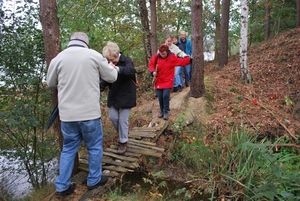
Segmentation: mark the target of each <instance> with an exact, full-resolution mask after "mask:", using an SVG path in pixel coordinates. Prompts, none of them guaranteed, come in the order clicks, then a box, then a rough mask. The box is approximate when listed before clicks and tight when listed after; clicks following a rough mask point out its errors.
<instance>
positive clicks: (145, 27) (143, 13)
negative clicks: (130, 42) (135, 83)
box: [139, 0, 152, 66]
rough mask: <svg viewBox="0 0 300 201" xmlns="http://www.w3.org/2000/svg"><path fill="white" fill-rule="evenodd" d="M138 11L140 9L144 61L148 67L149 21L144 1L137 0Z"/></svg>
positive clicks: (150, 54)
mask: <svg viewBox="0 0 300 201" xmlns="http://www.w3.org/2000/svg"><path fill="white" fill-rule="evenodd" d="M139 9H140V17H141V24H142V27H143V30H144V31H143V40H144V41H143V43H144V47H145V55H146V57H145V60H146V63H147V66H148V63H149V60H150V58H151V56H152V53H151V43H150V30H149V20H148V10H147V6H146V0H139Z"/></svg>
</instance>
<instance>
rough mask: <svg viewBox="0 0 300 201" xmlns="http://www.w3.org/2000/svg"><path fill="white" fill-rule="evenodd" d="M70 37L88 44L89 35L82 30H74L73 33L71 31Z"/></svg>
mask: <svg viewBox="0 0 300 201" xmlns="http://www.w3.org/2000/svg"><path fill="white" fill-rule="evenodd" d="M70 39H71V40H73V39H79V40H83V41H84V42H86V44H89V37H88V36H87V34H86V33H84V32H74V33H72V35H71V38H70Z"/></svg>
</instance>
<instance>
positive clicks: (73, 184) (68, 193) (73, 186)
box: [55, 183, 76, 196]
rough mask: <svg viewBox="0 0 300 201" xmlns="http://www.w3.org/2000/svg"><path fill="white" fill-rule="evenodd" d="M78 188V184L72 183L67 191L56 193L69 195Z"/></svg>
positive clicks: (57, 193)
mask: <svg viewBox="0 0 300 201" xmlns="http://www.w3.org/2000/svg"><path fill="white" fill-rule="evenodd" d="M75 189H76V184H75V183H72V184H71V185H70V186H69V188H68V189H67V190H65V191H62V192H56V193H55V195H57V196H67V195H71V194H72V193H73V192H74V191H75Z"/></svg>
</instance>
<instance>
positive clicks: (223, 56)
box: [219, 0, 230, 68]
mask: <svg viewBox="0 0 300 201" xmlns="http://www.w3.org/2000/svg"><path fill="white" fill-rule="evenodd" d="M229 8H230V0H222V18H221V41H220V55H219V68H223V67H224V66H225V65H226V64H227V63H228V27H229Z"/></svg>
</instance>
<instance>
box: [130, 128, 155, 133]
mask: <svg viewBox="0 0 300 201" xmlns="http://www.w3.org/2000/svg"><path fill="white" fill-rule="evenodd" d="M132 130H137V131H148V132H156V131H158V130H160V128H159V127H133V128H132Z"/></svg>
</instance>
